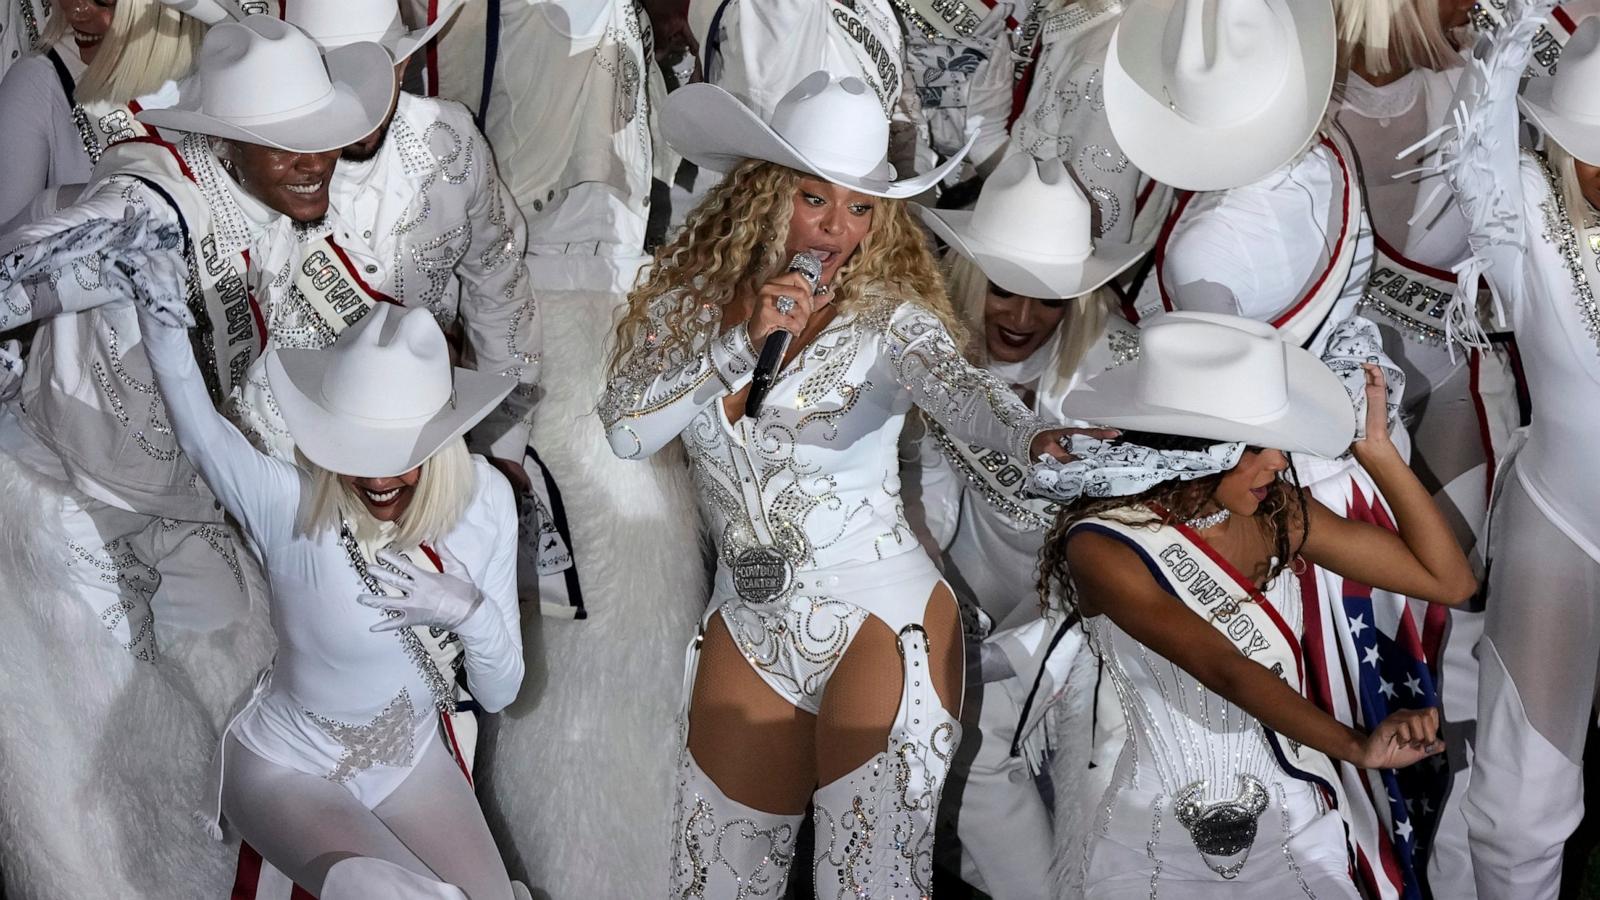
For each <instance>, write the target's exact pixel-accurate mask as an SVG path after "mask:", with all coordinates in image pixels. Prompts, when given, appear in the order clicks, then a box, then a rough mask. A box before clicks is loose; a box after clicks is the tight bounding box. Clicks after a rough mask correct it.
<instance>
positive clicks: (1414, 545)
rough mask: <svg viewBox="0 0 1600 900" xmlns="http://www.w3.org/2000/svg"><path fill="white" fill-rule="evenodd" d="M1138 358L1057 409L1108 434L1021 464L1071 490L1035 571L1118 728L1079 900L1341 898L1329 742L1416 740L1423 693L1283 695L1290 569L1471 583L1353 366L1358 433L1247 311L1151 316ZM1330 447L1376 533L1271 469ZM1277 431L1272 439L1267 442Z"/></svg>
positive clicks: (1392, 751)
mask: <svg viewBox="0 0 1600 900" xmlns="http://www.w3.org/2000/svg"><path fill="white" fill-rule="evenodd" d="M1143 331H1144V335H1143V346H1142V352H1141V357H1140V360H1139V361H1138V362H1137V363H1135V364H1132V365H1129V366H1124V367H1122V368H1120V369H1116V370H1113V371H1111V372H1108V373H1106V374H1105V375H1102V376H1099V377H1098V378H1095V379H1091V380H1090V382H1089V385H1088V390H1085V391H1083V392H1077V393H1074V394H1071V395H1068V397H1067V400H1066V403H1065V408H1066V412H1067V413H1068V414H1069V415H1072V416H1075V417H1079V418H1082V419H1084V420H1087V421H1093V422H1097V423H1100V424H1104V425H1108V426H1114V427H1118V428H1123V429H1127V430H1126V431H1125V432H1124V433H1123V434H1122V436H1121V438H1120V439H1119V440H1117V441H1115V442H1099V441H1092V440H1087V439H1082V438H1079V439H1075V440H1073V442H1072V446H1071V449H1072V452H1073V453H1074V454H1075V455H1077V456H1078V457H1079V460H1078V461H1075V462H1072V463H1069V464H1067V465H1065V466H1060V467H1057V466H1048V465H1046V466H1041V467H1040V469H1039V471H1037V472H1036V473H1035V476H1034V477H1035V484H1036V487H1037V489H1038V490H1039V491H1040V492H1041V493H1042V494H1043V495H1045V496H1050V497H1054V498H1057V499H1059V500H1062V501H1063V502H1066V503H1068V504H1070V505H1069V506H1068V507H1067V508H1066V509H1064V510H1063V511H1062V514H1061V516H1060V517H1059V518H1058V519H1057V522H1056V524H1055V526H1054V528H1053V530H1052V532H1051V535H1050V538H1049V540H1048V542H1047V544H1046V551H1045V557H1044V567H1045V574H1046V575H1047V576H1049V577H1051V578H1054V579H1056V580H1058V582H1059V583H1060V584H1062V585H1063V586H1064V587H1065V588H1066V589H1067V590H1066V593H1065V596H1066V598H1067V602H1069V603H1075V604H1076V609H1077V610H1078V611H1079V612H1080V613H1082V615H1083V616H1084V618H1085V621H1087V622H1088V623H1089V633H1090V636H1091V642H1092V644H1093V646H1095V648H1096V650H1097V652H1099V653H1100V654H1101V655H1102V656H1103V657H1104V658H1105V660H1106V664H1107V672H1108V674H1109V675H1110V677H1111V679H1112V680H1113V683H1114V684H1115V685H1116V689H1117V693H1118V696H1119V698H1120V699H1121V701H1122V706H1123V711H1124V714H1125V716H1126V718H1127V722H1128V743H1127V744H1126V746H1125V748H1124V750H1123V756H1122V758H1121V760H1120V761H1119V763H1118V766H1117V772H1116V775H1115V776H1114V778H1113V782H1112V786H1111V789H1110V790H1109V791H1108V792H1107V794H1106V797H1105V800H1104V803H1103V805H1102V807H1101V809H1100V811H1099V816H1098V822H1097V823H1096V825H1095V828H1094V830H1093V832H1092V834H1091V837H1090V842H1089V846H1088V849H1087V853H1086V858H1085V866H1086V872H1085V884H1086V886H1087V896H1089V897H1091V898H1097V900H1098V898H1133V897H1141V898H1142V897H1158V896H1183V897H1217V898H1223V897H1237V896H1259V897H1275V898H1286V897H1300V896H1305V897H1321V898H1328V897H1346V898H1355V897H1357V896H1359V895H1358V894H1357V892H1356V889H1355V886H1354V884H1353V883H1352V882H1351V880H1350V863H1349V857H1348V856H1347V850H1346V845H1345V835H1344V829H1343V827H1342V825H1341V822H1340V817H1339V816H1338V814H1337V813H1336V812H1334V811H1333V810H1332V809H1330V808H1329V807H1330V804H1331V803H1336V802H1337V800H1338V794H1339V790H1338V786H1337V784H1338V778H1337V776H1336V775H1335V774H1334V768H1333V765H1332V763H1331V761H1330V759H1329V757H1335V758H1339V759H1344V760H1347V761H1350V762H1352V763H1355V764H1357V765H1361V766H1367V767H1385V768H1387V767H1395V766H1404V765H1409V764H1410V763H1412V762H1415V761H1416V760H1418V759H1421V758H1423V757H1425V756H1427V755H1429V754H1431V753H1435V752H1438V750H1439V749H1441V747H1442V745H1441V744H1440V743H1439V742H1438V740H1437V736H1436V731H1437V726H1438V712H1437V710H1432V709H1429V710H1420V711H1414V710H1408V711H1403V712H1399V713H1396V714H1394V715H1393V716H1391V717H1389V718H1388V719H1386V720H1384V722H1382V723H1381V724H1379V725H1378V726H1377V727H1376V728H1375V729H1374V730H1373V732H1372V733H1371V734H1370V735H1364V734H1361V733H1360V732H1357V731H1355V730H1353V729H1351V728H1348V727H1346V726H1344V725H1342V724H1340V723H1339V722H1337V721H1335V720H1334V719H1333V718H1331V717H1329V716H1327V715H1326V714H1324V713H1322V712H1321V711H1320V710H1318V709H1317V708H1316V707H1315V706H1313V705H1312V704H1311V702H1310V701H1309V700H1307V699H1306V698H1305V696H1304V694H1303V692H1302V691H1303V686H1304V678H1305V671H1304V668H1303V663H1302V659H1301V652H1300V633H1299V626H1300V612H1299V603H1298V590H1297V588H1298V580H1297V579H1296V578H1294V577H1292V576H1289V577H1282V576H1284V574H1285V570H1286V569H1290V568H1298V567H1300V566H1303V565H1305V564H1307V563H1314V564H1319V565H1323V566H1326V567H1329V568H1333V569H1336V570H1337V571H1340V572H1342V573H1344V574H1346V575H1347V576H1349V577H1352V578H1360V579H1362V580H1363V581H1366V582H1368V583H1371V584H1374V585H1382V586H1386V587H1388V588H1390V589H1393V590H1398V591H1404V592H1405V593H1407V594H1410V595H1413V596H1422V597H1427V598H1429V599H1431V600H1433V601H1435V602H1439V603H1444V604H1456V603H1460V602H1462V601H1463V600H1464V599H1466V598H1467V597H1469V596H1471V595H1472V594H1473V593H1474V592H1475V591H1476V589H1477V584H1476V582H1475V580H1474V579H1473V577H1472V573H1471V569H1470V568H1469V567H1468V565H1467V562H1466V559H1465V557H1464V556H1463V555H1462V553H1461V550H1460V548H1459V547H1458V546H1457V545H1456V543H1455V540H1454V538H1453V537H1452V536H1451V535H1450V532H1449V529H1448V527H1447V526H1446V525H1445V522H1444V519H1443V517H1442V516H1441V515H1440V514H1439V512H1438V510H1437V509H1436V508H1435V507H1434V506H1433V504H1432V501H1431V499H1430V498H1429V496H1428V494H1427V492H1426V490H1424V489H1423V488H1422V486H1421V485H1420V484H1419V483H1418V482H1417V480H1416V478H1415V476H1413V475H1412V474H1411V472H1410V470H1409V469H1408V468H1407V467H1406V465H1405V462H1404V460H1403V459H1401V457H1400V455H1399V453H1398V452H1397V451H1396V450H1395V448H1394V445H1393V444H1392V443H1390V442H1389V439H1388V428H1387V421H1386V409H1387V406H1386V404H1385V403H1384V402H1383V401H1384V385H1383V376H1382V373H1381V371H1380V370H1379V369H1377V368H1376V367H1369V368H1368V369H1367V385H1366V400H1367V404H1366V405H1367V410H1368V412H1367V415H1366V420H1365V423H1364V427H1365V435H1364V436H1360V435H1357V437H1358V439H1357V440H1356V442H1355V443H1354V444H1353V445H1352V444H1350V443H1349V442H1350V440H1351V437H1352V434H1353V432H1354V431H1355V429H1354V422H1353V419H1354V417H1353V416H1352V414H1351V407H1350V400H1349V397H1348V395H1347V394H1346V392H1345V390H1344V388H1343V387H1342V385H1341V384H1340V382H1339V380H1338V378H1336V377H1335V376H1334V375H1333V374H1332V373H1331V372H1330V371H1329V370H1328V369H1327V368H1326V367H1325V366H1324V365H1323V364H1322V363H1321V362H1320V361H1319V360H1318V359H1317V358H1316V357H1314V356H1312V355H1311V354H1310V353H1308V352H1306V351H1304V350H1301V349H1300V348H1297V347H1294V346H1292V345H1289V344H1287V343H1286V342H1285V341H1284V340H1283V339H1282V338H1281V336H1280V335H1279V334H1278V332H1277V331H1276V330H1274V329H1273V328H1272V327H1271V326H1268V325H1266V324H1263V323H1258V322H1253V321H1250V320H1246V319H1240V318H1237V317H1233V316H1225V315H1220V314H1215V313H1172V314H1169V315H1166V316H1163V317H1160V318H1157V319H1155V320H1153V321H1151V322H1150V323H1149V324H1147V325H1146V326H1145V327H1144V329H1143ZM1344 446H1350V447H1351V450H1352V452H1354V453H1355V455H1356V457H1357V458H1358V459H1359V460H1361V462H1362V464H1363V465H1364V466H1365V467H1366V468H1367V470H1368V471H1369V472H1371V474H1372V476H1373V479H1374V480H1375V481H1376V482H1377V483H1378V484H1379V485H1380V486H1381V487H1382V488H1383V490H1384V492H1385V493H1386V495H1388V496H1389V497H1390V498H1391V503H1392V504H1393V507H1394V509H1395V512H1396V517H1397V519H1398V521H1399V525H1400V527H1399V532H1398V534H1396V533H1394V532H1390V531H1387V530H1384V529H1379V528H1375V527H1372V526H1370V525H1367V524H1363V523H1356V522H1350V521H1347V520H1345V519H1343V518H1341V517H1340V516H1338V515H1337V514H1336V513H1333V512H1332V511H1331V510H1329V509H1327V508H1326V507H1324V506H1322V505H1321V504H1320V503H1318V502H1317V501H1316V500H1315V499H1313V498H1311V497H1310V496H1309V494H1308V493H1307V492H1306V491H1305V490H1304V489H1302V488H1299V487H1298V486H1296V485H1294V484H1292V482H1290V481H1288V480H1286V479H1285V478H1284V477H1283V474H1284V473H1285V472H1287V471H1289V469H1290V466H1289V460H1288V458H1287V451H1291V450H1292V451H1301V452H1309V453H1313V454H1317V455H1320V456H1335V455H1337V454H1338V453H1339V451H1340V448H1341V447H1344ZM1276 448H1284V449H1282V450H1280V449H1276Z"/></svg>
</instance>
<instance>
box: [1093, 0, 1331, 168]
mask: <svg viewBox="0 0 1600 900" xmlns="http://www.w3.org/2000/svg"><path fill="white" fill-rule="evenodd" d="M1337 57H1338V39H1337V36H1336V30H1335V25H1334V17H1333V4H1331V3H1329V2H1328V0H1140V2H1138V3H1133V4H1130V5H1129V7H1128V11H1127V13H1125V14H1124V15H1123V17H1122V21H1121V22H1120V23H1119V24H1118V25H1117V32H1116V34H1115V35H1113V36H1112V40H1111V47H1110V49H1109V51H1108V53H1107V56H1106V68H1105V102H1106V117H1107V119H1108V120H1109V121H1110V124H1111V131H1112V134H1114V135H1115V136H1116V138H1117V143H1118V144H1119V145H1120V146H1121V147H1122V151H1123V152H1124V153H1126V154H1127V156H1128V159H1130V160H1132V162H1133V164H1134V165H1135V166H1138V167H1139V169H1140V170H1142V171H1143V172H1145V173H1146V174H1148V175H1149V176H1150V177H1151V178H1154V179H1155V180H1157V181H1160V182H1163V183H1165V184H1170V185H1172V186H1173V187H1177V188H1182V189H1185V190H1193V191H1219V190H1227V189H1228V188H1234V187H1239V186H1241V185H1245V184H1250V183H1251V182H1254V181H1257V180H1259V179H1261V178H1263V177H1265V176H1266V175H1267V174H1269V173H1271V172H1272V171H1273V170H1275V169H1278V168H1279V167H1281V166H1283V165H1284V164H1285V163H1287V162H1289V161H1290V160H1292V159H1294V158H1295V156H1297V155H1298V154H1299V153H1300V151H1302V150H1304V149H1305V147H1306V145H1307V144H1308V143H1309V142H1310V141H1311V139H1312V137H1313V136H1314V135H1315V134H1316V133H1317V129H1318V128H1319V127H1320V126H1321V124H1322V118H1323V114H1324V112H1326V110H1327V107H1328V101H1329V98H1330V96H1331V95H1332V91H1333V79H1334V68H1335V64H1336V62H1337Z"/></svg>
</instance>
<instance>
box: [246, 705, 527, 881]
mask: <svg viewBox="0 0 1600 900" xmlns="http://www.w3.org/2000/svg"><path fill="white" fill-rule="evenodd" d="M225 752H226V753H227V768H226V770H225V771H226V773H227V777H226V779H225V782H224V784H223V789H222V811H223V814H224V815H225V816H226V817H227V820H228V822H229V823H230V824H231V825H232V826H233V827H234V828H235V829H236V830H237V831H238V832H239V835H240V837H242V838H243V839H244V840H245V841H246V842H248V843H249V844H250V846H252V847H254V848H256V850H257V851H259V852H260V853H261V856H262V858H264V859H266V860H267V861H269V862H271V863H272V864H273V865H274V866H277V867H278V869H279V870H281V871H282V872H283V873H284V874H285V875H287V876H289V877H290V878H292V879H293V880H294V882H295V883H296V884H298V885H300V886H301V887H303V888H305V889H306V890H308V891H310V892H311V893H313V894H320V893H321V892H322V883H323V880H324V879H326V878H327V876H328V870H329V869H331V868H332V867H333V866H334V864H335V863H338V862H340V861H342V860H345V859H350V858H353V857H371V858H375V859H381V860H385V861H387V862H390V863H394V864H395V865H398V866H401V867H403V868H405V869H407V870H409V871H411V872H414V873H416V874H418V875H421V876H424V877H427V878H435V879H438V880H439V881H442V882H445V883H447V884H452V885H455V886H456V887H458V888H460V889H461V890H462V891H464V892H465V893H466V895H467V897H469V898H470V900H511V897H512V894H511V881H510V878H509V876H507V874H506V868H505V863H503V862H502V861H501V859H500V852H499V850H498V849H497V848H496V847H495V843H494V837H493V836H492V835H490V833H489V826H488V824H487V823H485V822H484V819H483V811H482V809H481V808H479V806H478V798H477V797H476V796H475V795H474V794H473V792H472V787H471V785H469V784H468V783H467V780H466V778H465V777H463V776H462V774H461V769H460V768H459V767H457V765H456V763H455V760H453V759H452V758H451V757H450V754H449V752H448V751H447V750H446V749H445V748H444V745H443V744H442V743H440V742H438V741H431V742H429V743H428V745H427V746H426V748H425V749H423V751H422V753H421V755H420V758H419V759H418V760H417V762H416V765H415V766H414V767H413V768H412V770H411V774H410V775H408V776H406V779H405V781H403V782H401V784H400V786H399V787H397V788H395V789H394V791H393V792H392V793H390V794H389V796H388V797H386V798H384V800H383V802H381V803H379V804H378V805H377V806H376V807H375V808H373V809H367V808H366V807H365V806H363V805H362V804H361V802H360V801H359V800H357V799H356V798H355V797H354V796H353V795H352V794H351V793H350V792H349V791H348V790H346V789H345V788H343V787H341V786H339V785H337V784H334V783H333V782H330V781H328V780H327V779H325V778H322V777H321V776H318V775H308V774H306V773H304V772H299V771H296V770H294V769H289V768H285V767H283V766H280V765H278V764H277V763H273V762H269V761H268V760H265V759H263V758H261V757H260V756H257V755H256V754H255V753H252V752H251V751H250V750H249V749H247V748H246V747H245V746H244V745H243V744H240V743H239V742H238V741H237V740H236V739H234V738H232V737H229V738H228V742H227V746H226V749H225Z"/></svg>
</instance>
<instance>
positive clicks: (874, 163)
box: [661, 71, 972, 198]
mask: <svg viewBox="0 0 1600 900" xmlns="http://www.w3.org/2000/svg"><path fill="white" fill-rule="evenodd" d="M661 121H662V129H663V131H664V132H665V134H666V138H667V143H669V144H671V145H672V148H673V149H674V150H677V151H678V152H679V153H681V154H683V156H684V157H685V158H686V159H688V160H689V161H690V162H692V163H694V164H695V165H697V166H700V167H701V168H705V169H710V170H712V171H714V172H731V171H733V170H734V168H736V167H737V166H738V165H739V164H740V163H742V162H744V161H745V160H747V159H761V160H766V161H767V162H775V163H778V164H780V165H784V166H788V167H789V168H791V169H796V170H798V171H801V172H805V173H808V174H810V175H815V176H816V177H818V178H821V179H823V180H824V181H830V182H832V183H834V184H837V185H841V186H843V187H847V188H850V189H851V190H855V191H860V192H861V193H863V194H872V195H873V196H876V197H891V198H904V197H914V196H916V195H917V194H920V193H922V192H923V191H925V190H927V189H928V188H930V187H933V186H934V185H935V184H937V183H939V182H940V181H941V180H943V178H944V176H945V175H947V174H949V173H950V171H951V170H952V169H954V168H955V167H956V166H958V165H960V164H961V158H962V157H963V156H965V155H966V153H967V150H968V149H969V148H970V147H971V146H972V141H970V140H969V141H968V142H967V146H966V147H963V148H962V149H961V152H959V153H957V154H955V155H954V156H952V157H951V158H950V159H948V160H945V162H944V165H942V166H940V167H938V168H937V169H934V170H933V171H932V172H928V173H927V174H925V175H918V176H916V177H915V178H906V179H902V180H900V181H896V180H895V172H894V167H893V166H891V165H889V120H888V118H886V117H885V116H884V114H883V107H881V106H879V105H878V99H877V97H876V96H874V95H873V93H872V90H871V89H870V88H868V87H867V85H866V82H864V81H862V80H861V79H859V78H834V77H833V76H832V75H830V74H829V73H827V72H822V71H818V72H812V73H811V74H810V75H807V76H806V77H805V78H804V79H802V80H801V81H800V83H799V84H797V85H795V86H794V88H793V89H792V90H790V91H789V93H787V94H785V95H784V97H783V99H782V100H779V101H778V105H777V106H776V107H774V108H773V110H772V121H771V122H770V123H768V122H763V121H761V117H760V116H757V115H756V114H755V113H754V112H753V111H752V110H751V109H750V107H748V106H745V105H744V104H743V103H741V102H739V99H738V98H737V97H735V96H733V95H732V94H730V93H728V92H727V91H725V90H723V89H722V88H719V87H717V86H716V85H711V84H691V85H688V86H686V87H681V88H679V89H678V90H676V91H673V92H672V93H671V94H669V95H668V96H667V102H666V107H665V110H664V113H663V115H662V117H661Z"/></svg>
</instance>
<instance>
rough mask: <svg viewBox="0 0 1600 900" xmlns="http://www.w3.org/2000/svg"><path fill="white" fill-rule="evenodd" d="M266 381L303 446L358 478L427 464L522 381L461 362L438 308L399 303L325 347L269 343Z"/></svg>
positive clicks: (333, 468) (376, 311) (381, 307)
mask: <svg viewBox="0 0 1600 900" xmlns="http://www.w3.org/2000/svg"><path fill="white" fill-rule="evenodd" d="M267 382H268V383H269V384H270V385H271V387H272V394H273V397H274V398H276V399H277V401H278V406H279V408H280V409H282V411H283V421H284V423H285V424H286V425H288V426H289V435H290V437H292V438H294V443H295V446H296V447H298V448H299V449H300V452H302V453H304V454H305V455H306V458H307V459H309V460H311V461H312V462H314V463H316V464H317V465H319V466H321V467H323V468H324V469H327V470H328V471H330V472H337V473H339V474H341V475H354V476H356V477H358V478H387V477H390V476H394V475H400V474H402V473H405V472H409V471H411V470H412V469H415V468H416V467H417V466H420V465H422V463H423V461H424V460H426V459H427V458H428V457H430V456H432V455H433V454H434V453H436V452H437V451H438V450H439V448H440V447H442V446H444V444H445V442H447V441H449V440H450V439H451V438H454V437H457V436H458V435H460V434H462V433H463V432H465V431H466V430H467V429H468V428H471V427H472V426H474V425H476V424H478V422H479V421H480V420H482V419H483V417H484V416H487V415H488V414H489V413H490V412H491V411H493V410H494V408H495V407H496V406H498V405H499V404H500V401H501V400H502V399H504V398H505V396H506V395H507V394H509V393H511V389H512V388H514V387H516V379H514V378H508V377H505V376H502V375H498V374H495V373H492V372H474V371H472V370H471V369H461V368H453V367H452V366H451V365H450V350H449V347H447V346H446V344H445V340H444V332H443V331H440V330H439V323H437V322H435V321H434V320H433V315H432V314H431V313H429V312H428V311H427V310H425V309H420V308H419V309H405V308H403V307H399V306H395V305H394V304H391V303H379V304H377V305H376V306H374V307H373V308H372V311H371V312H369V313H367V315H366V317H365V318H363V319H362V320H361V321H359V322H357V323H356V324H354V325H352V326H350V327H349V328H348V329H346V330H345V332H344V333H343V334H341V335H339V339H338V340H337V341H334V343H333V346H331V347H328V348H326V349H322V350H301V349H287V348H285V349H278V350H273V351H270V352H269V353H268V354H267Z"/></svg>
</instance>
